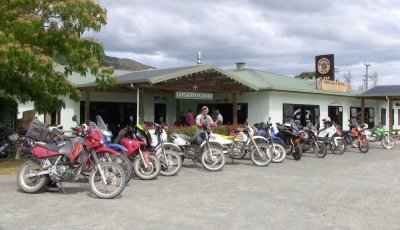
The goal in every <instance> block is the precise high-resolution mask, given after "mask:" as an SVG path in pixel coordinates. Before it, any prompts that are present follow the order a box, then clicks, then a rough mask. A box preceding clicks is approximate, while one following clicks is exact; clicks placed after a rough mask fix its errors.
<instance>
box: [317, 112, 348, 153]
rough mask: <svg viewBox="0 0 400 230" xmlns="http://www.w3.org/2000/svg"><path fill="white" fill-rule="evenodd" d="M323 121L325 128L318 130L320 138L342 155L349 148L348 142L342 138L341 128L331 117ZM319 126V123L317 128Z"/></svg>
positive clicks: (333, 150) (332, 149)
mask: <svg viewBox="0 0 400 230" xmlns="http://www.w3.org/2000/svg"><path fill="white" fill-rule="evenodd" d="M322 121H323V123H324V128H323V129H320V130H318V140H320V141H322V142H324V144H325V145H326V146H327V147H328V148H329V150H331V152H332V153H334V154H339V155H342V154H343V153H344V152H345V151H346V149H347V144H346V142H345V141H344V140H343V138H342V134H341V130H340V128H339V127H338V126H336V125H335V124H334V123H332V122H331V120H330V118H329V117H328V118H326V119H323V120H322ZM318 126H319V124H318V125H317V129H318Z"/></svg>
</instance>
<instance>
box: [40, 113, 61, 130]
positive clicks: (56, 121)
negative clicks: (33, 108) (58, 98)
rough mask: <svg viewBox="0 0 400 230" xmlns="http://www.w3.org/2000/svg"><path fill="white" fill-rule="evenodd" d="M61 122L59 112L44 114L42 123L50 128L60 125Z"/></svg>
mask: <svg viewBox="0 0 400 230" xmlns="http://www.w3.org/2000/svg"><path fill="white" fill-rule="evenodd" d="M60 120H61V112H60V111H59V110H58V111H55V112H52V113H45V114H44V123H45V124H46V125H50V126H56V125H60Z"/></svg>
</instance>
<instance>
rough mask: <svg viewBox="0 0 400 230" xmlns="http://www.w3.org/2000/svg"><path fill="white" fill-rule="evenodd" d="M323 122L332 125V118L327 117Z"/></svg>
mask: <svg viewBox="0 0 400 230" xmlns="http://www.w3.org/2000/svg"><path fill="white" fill-rule="evenodd" d="M322 122H324V124H325V123H331V118H330V117H325V118H324V119H322Z"/></svg>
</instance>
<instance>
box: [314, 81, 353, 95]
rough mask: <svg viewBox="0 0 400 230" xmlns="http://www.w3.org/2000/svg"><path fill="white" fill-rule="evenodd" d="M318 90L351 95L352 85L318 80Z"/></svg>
mask: <svg viewBox="0 0 400 230" xmlns="http://www.w3.org/2000/svg"><path fill="white" fill-rule="evenodd" d="M317 89H319V90H330V91H338V92H346V93H349V92H350V91H351V85H350V84H349V83H345V82H340V81H330V80H326V79H323V78H320V79H318V80H317Z"/></svg>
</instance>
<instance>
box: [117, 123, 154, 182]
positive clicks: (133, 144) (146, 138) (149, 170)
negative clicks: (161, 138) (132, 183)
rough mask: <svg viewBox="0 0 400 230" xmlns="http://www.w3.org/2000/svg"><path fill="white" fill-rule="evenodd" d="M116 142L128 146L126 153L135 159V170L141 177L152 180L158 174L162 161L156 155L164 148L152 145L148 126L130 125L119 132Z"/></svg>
mask: <svg viewBox="0 0 400 230" xmlns="http://www.w3.org/2000/svg"><path fill="white" fill-rule="evenodd" d="M115 142H116V143H118V142H119V143H120V144H121V145H122V146H124V147H125V148H127V151H126V154H127V155H128V157H129V159H131V160H133V170H134V171H135V174H136V175H137V176H138V177H139V178H141V179H143V180H151V179H154V178H156V177H157V176H158V174H159V173H160V170H161V163H160V160H159V159H158V157H157V156H156V155H157V154H159V152H157V151H162V150H161V148H158V149H157V150H155V149H153V148H152V147H151V135H150V133H149V131H148V130H147V129H146V128H144V127H143V126H141V125H140V124H137V125H136V126H134V127H131V126H129V127H127V128H125V129H123V130H121V131H120V132H119V134H118V136H117V138H116V139H115Z"/></svg>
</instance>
